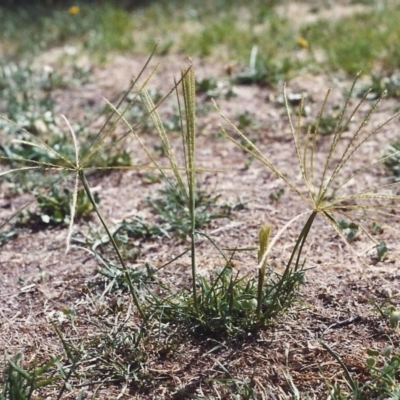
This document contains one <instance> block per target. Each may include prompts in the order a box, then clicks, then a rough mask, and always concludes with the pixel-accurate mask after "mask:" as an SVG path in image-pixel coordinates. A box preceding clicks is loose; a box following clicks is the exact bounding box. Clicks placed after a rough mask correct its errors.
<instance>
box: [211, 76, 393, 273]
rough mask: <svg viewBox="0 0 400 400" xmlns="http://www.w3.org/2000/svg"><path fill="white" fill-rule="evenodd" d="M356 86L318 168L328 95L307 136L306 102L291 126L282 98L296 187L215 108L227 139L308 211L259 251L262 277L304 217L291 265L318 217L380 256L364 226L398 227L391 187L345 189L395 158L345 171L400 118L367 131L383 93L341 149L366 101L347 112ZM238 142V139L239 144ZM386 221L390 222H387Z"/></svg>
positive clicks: (374, 240) (350, 92)
mask: <svg viewBox="0 0 400 400" xmlns="http://www.w3.org/2000/svg"><path fill="white" fill-rule="evenodd" d="M356 82H357V79H356V80H355V81H354V83H353V85H352V87H351V89H350V91H349V94H348V95H347V97H346V100H345V103H344V106H343V108H342V111H341V112H340V114H339V116H338V118H337V121H336V124H335V128H334V131H333V134H332V135H331V136H329V137H326V138H328V139H329V138H330V140H331V141H330V143H329V146H328V150H327V153H326V156H325V157H324V161H323V163H322V165H321V164H320V163H318V162H317V153H318V151H317V143H318V141H319V138H320V132H319V127H320V121H321V120H322V119H323V116H324V110H325V107H326V104H327V101H328V99H329V95H330V90H329V91H328V92H327V94H326V96H325V99H324V101H323V104H322V106H321V108H320V110H319V113H318V118H317V123H316V124H315V123H313V124H310V126H309V127H308V129H307V131H306V132H304V130H303V124H302V116H303V115H304V112H303V109H304V99H303V101H302V102H301V105H300V109H299V112H298V117H297V121H296V122H295V121H293V118H292V115H291V111H290V106H289V103H288V100H287V96H286V93H285V105H286V109H287V113H288V117H289V122H290V128H291V135H292V140H293V148H294V150H295V153H296V158H297V161H298V166H299V172H300V174H301V177H302V184H296V183H295V181H294V180H293V179H292V177H291V176H289V175H288V173H287V172H286V171H283V170H281V169H279V168H278V166H277V165H275V164H274V163H273V162H272V161H271V160H270V158H269V157H268V155H265V154H264V153H263V152H262V151H261V150H260V149H259V148H257V147H256V146H255V145H254V143H253V142H252V141H251V140H250V139H249V138H248V137H247V136H246V135H245V134H244V133H243V132H241V131H240V130H239V129H238V128H237V127H236V126H235V125H234V124H233V123H232V122H231V121H230V120H229V119H228V118H227V117H226V116H225V115H224V114H223V112H222V111H221V110H220V109H219V108H218V107H217V105H215V107H216V108H217V110H218V111H219V112H220V114H221V115H222V117H223V118H224V120H225V121H226V122H227V124H228V126H229V128H230V129H229V130H227V129H225V128H222V131H223V133H224V135H225V137H226V138H227V139H229V140H230V141H232V142H233V143H235V144H236V145H237V146H239V147H240V148H241V149H242V150H243V151H246V152H248V153H249V154H250V155H251V156H252V157H254V159H257V160H259V161H260V162H261V163H262V164H263V165H265V166H266V167H267V168H268V169H270V170H271V171H272V172H273V173H274V174H275V175H276V176H277V177H279V178H280V179H282V180H283V182H284V183H285V184H286V185H287V186H288V187H289V188H290V189H291V190H292V191H293V192H294V193H296V194H297V195H298V196H299V197H300V199H301V201H302V202H303V204H304V206H305V208H306V210H308V211H305V212H303V213H300V214H298V215H296V216H295V217H293V218H292V219H291V220H290V221H289V222H288V223H287V224H286V225H285V226H284V227H283V228H282V230H281V231H280V232H279V233H278V234H277V235H276V236H275V237H274V238H273V240H271V241H270V243H269V245H268V247H267V248H266V249H265V248H264V247H263V249H262V251H261V254H262V256H261V257H259V264H258V269H259V271H260V274H261V275H263V274H264V271H265V265H266V261H267V259H268V254H269V252H270V251H271V249H272V248H273V247H274V246H275V244H276V242H277V240H278V239H279V238H280V237H281V236H282V235H283V234H284V232H285V231H286V230H287V229H288V227H289V226H290V225H291V224H293V223H294V222H295V221H297V220H299V219H300V218H302V217H305V216H306V215H308V219H307V221H306V223H305V224H304V226H303V229H302V231H301V233H300V235H299V239H298V241H297V242H296V244H295V247H294V250H293V254H292V256H291V258H290V260H289V264H290V261H291V260H292V257H293V256H294V252H295V251H297V260H296V261H297V262H300V255H301V253H302V251H303V247H304V244H305V241H306V238H307V236H308V234H309V232H310V230H311V228H312V226H313V224H314V221H315V219H316V217H317V216H319V215H320V216H322V217H323V218H324V219H325V221H326V222H327V223H328V225H330V226H331V227H332V228H333V230H334V231H336V233H337V234H338V235H339V236H340V237H341V238H342V239H343V240H344V241H345V242H346V244H348V242H349V241H348V240H347V238H346V235H345V234H344V233H343V231H342V229H341V225H340V223H339V219H343V218H344V219H345V220H347V221H350V225H351V226H352V227H353V228H355V227H357V230H358V228H359V230H360V231H361V232H362V233H364V234H365V235H366V236H367V237H368V239H370V240H372V241H373V242H374V243H375V245H376V249H377V253H378V256H379V254H380V253H379V249H380V246H382V245H384V243H382V242H378V241H377V240H376V239H375V238H374V237H373V235H372V233H371V232H370V230H369V229H368V226H367V225H366V222H370V223H372V227H375V226H387V227H389V228H394V229H396V223H397V221H398V216H397V215H396V210H397V209H398V206H396V205H395V202H396V201H399V200H400V196H398V195H396V194H395V193H394V192H392V189H393V187H394V185H395V183H384V184H382V185H379V186H375V187H370V188H368V187H367V188H363V189H361V190H359V191H356V192H354V193H351V192H349V191H348V190H347V188H348V186H349V185H350V184H351V183H352V182H354V180H356V179H358V178H359V177H360V176H362V175H363V174H368V173H369V172H370V171H371V170H372V169H373V168H374V167H377V166H379V165H382V164H384V163H385V162H387V160H388V159H390V158H391V157H392V158H393V156H394V154H393V153H391V154H390V155H384V156H383V157H380V158H379V157H378V158H377V159H373V160H369V161H368V162H367V164H366V165H363V166H361V167H358V168H356V169H354V168H350V172H347V170H346V169H345V167H346V166H347V165H351V163H352V161H353V159H354V157H355V155H356V154H357V151H359V150H360V148H361V147H362V146H363V145H365V144H366V143H367V141H368V140H369V139H371V138H372V137H373V136H374V135H375V134H376V133H377V132H378V131H379V130H380V129H382V128H383V127H384V126H385V125H387V124H388V123H389V122H390V121H392V120H394V119H395V118H397V117H398V116H399V115H400V113H399V112H398V113H395V114H394V115H393V116H392V117H391V118H389V119H387V120H386V121H385V122H383V123H381V124H379V125H377V126H375V127H373V128H370V127H369V122H370V119H371V117H372V116H373V114H374V112H375V111H376V109H377V107H378V105H379V103H380V101H381V100H382V98H383V97H384V96H385V93H383V94H382V95H381V96H380V97H379V98H378V99H377V100H376V101H375V102H374V103H373V104H372V106H371V107H370V109H369V111H368V112H367V113H366V115H365V116H364V117H363V118H362V120H361V123H360V124H359V125H358V126H357V127H356V129H355V130H354V133H353V134H352V135H351V137H350V139H348V142H347V144H346V145H345V146H344V147H343V146H340V144H341V143H342V142H343V136H344V133H345V132H346V131H347V130H348V129H349V127H350V124H351V122H352V120H353V118H354V116H355V115H356V114H357V112H358V111H359V110H360V108H361V106H362V105H363V104H364V103H365V102H366V100H367V98H368V92H366V93H365V95H364V97H363V98H362V99H361V100H360V101H359V102H358V104H356V106H355V107H354V109H352V110H350V111H349V107H350V100H351V98H352V94H353V91H354V86H355V84H356ZM237 137H239V139H238V138H237ZM395 155H397V154H395ZM342 172H344V173H342ZM342 175H343V176H342ZM388 220H389V221H390V222H388ZM263 235H264V236H268V235H267V233H266V232H265V233H263ZM289 264H288V265H289Z"/></svg>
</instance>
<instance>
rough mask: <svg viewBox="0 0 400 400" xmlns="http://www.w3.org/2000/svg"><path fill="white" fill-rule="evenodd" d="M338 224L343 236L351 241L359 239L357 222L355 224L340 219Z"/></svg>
mask: <svg viewBox="0 0 400 400" xmlns="http://www.w3.org/2000/svg"><path fill="white" fill-rule="evenodd" d="M337 224H338V227H339V229H340V230H341V231H342V233H343V236H344V237H345V238H346V239H347V241H348V242H349V243H351V242H353V241H354V240H357V238H358V236H359V234H360V232H359V230H358V228H359V227H358V225H357V224H355V223H354V222H348V221H345V220H343V219H342V220H340V221H338V223H337Z"/></svg>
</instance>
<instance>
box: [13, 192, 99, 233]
mask: <svg viewBox="0 0 400 400" xmlns="http://www.w3.org/2000/svg"><path fill="white" fill-rule="evenodd" d="M72 197H73V192H72V191H71V190H69V189H67V188H64V189H63V190H62V191H60V190H59V188H58V187H57V186H53V187H52V188H51V190H50V191H49V192H47V193H45V194H42V195H39V196H38V197H37V198H36V200H37V205H38V211H37V212H31V211H28V212H26V213H22V215H21V216H20V218H19V224H24V225H25V224H27V225H32V226H35V227H38V226H40V225H41V226H46V225H53V226H54V225H69V224H70V222H71V221H70V219H71V207H70V206H71V201H72ZM94 198H95V201H96V203H98V202H99V196H98V194H97V193H96V194H94ZM92 212H93V205H92V203H91V202H90V200H89V198H88V196H87V195H86V192H85V191H84V190H83V189H79V190H78V192H77V194H76V208H75V216H74V217H75V219H76V220H79V219H80V218H85V217H88V216H89V215H90V214H91V213H92Z"/></svg>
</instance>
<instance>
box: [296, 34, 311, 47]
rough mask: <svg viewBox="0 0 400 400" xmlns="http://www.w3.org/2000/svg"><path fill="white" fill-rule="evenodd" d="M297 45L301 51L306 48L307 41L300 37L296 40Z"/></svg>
mask: <svg viewBox="0 0 400 400" xmlns="http://www.w3.org/2000/svg"><path fill="white" fill-rule="evenodd" d="M297 44H298V45H299V46H300V47H301V48H302V49H306V48H308V40H307V39H305V38H303V37H302V36H299V37H298V38H297Z"/></svg>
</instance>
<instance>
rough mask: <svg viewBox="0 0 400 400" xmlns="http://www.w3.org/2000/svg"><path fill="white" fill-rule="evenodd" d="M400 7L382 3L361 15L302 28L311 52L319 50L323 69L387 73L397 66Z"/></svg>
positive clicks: (325, 21)
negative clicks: (323, 63)
mask: <svg viewBox="0 0 400 400" xmlns="http://www.w3.org/2000/svg"><path fill="white" fill-rule="evenodd" d="M399 18H400V6H399V5H398V4H397V3H396V2H385V3H384V4H383V5H382V7H378V6H375V7H371V8H370V9H369V10H366V11H365V12H362V13H355V14H353V15H350V16H347V17H342V18H338V19H335V18H333V19H331V20H320V21H317V22H315V23H313V24H310V25H306V26H304V27H303V28H302V33H301V34H302V36H303V37H304V38H306V39H307V41H308V43H309V44H310V46H311V49H313V50H320V49H321V50H322V51H323V53H324V56H325V57H326V64H325V65H327V67H328V68H329V69H330V70H332V69H334V70H344V71H346V72H348V73H349V74H351V75H354V74H356V73H358V72H359V71H361V70H362V71H363V72H366V73H368V72H370V71H372V70H374V69H376V68H379V69H383V70H384V71H387V72H389V73H391V72H393V71H394V70H395V69H396V68H397V67H398V65H399V61H400V50H399V46H398V45H397V42H398V41H397V38H398V37H399V35H400V26H399V24H398V21H399Z"/></svg>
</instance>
